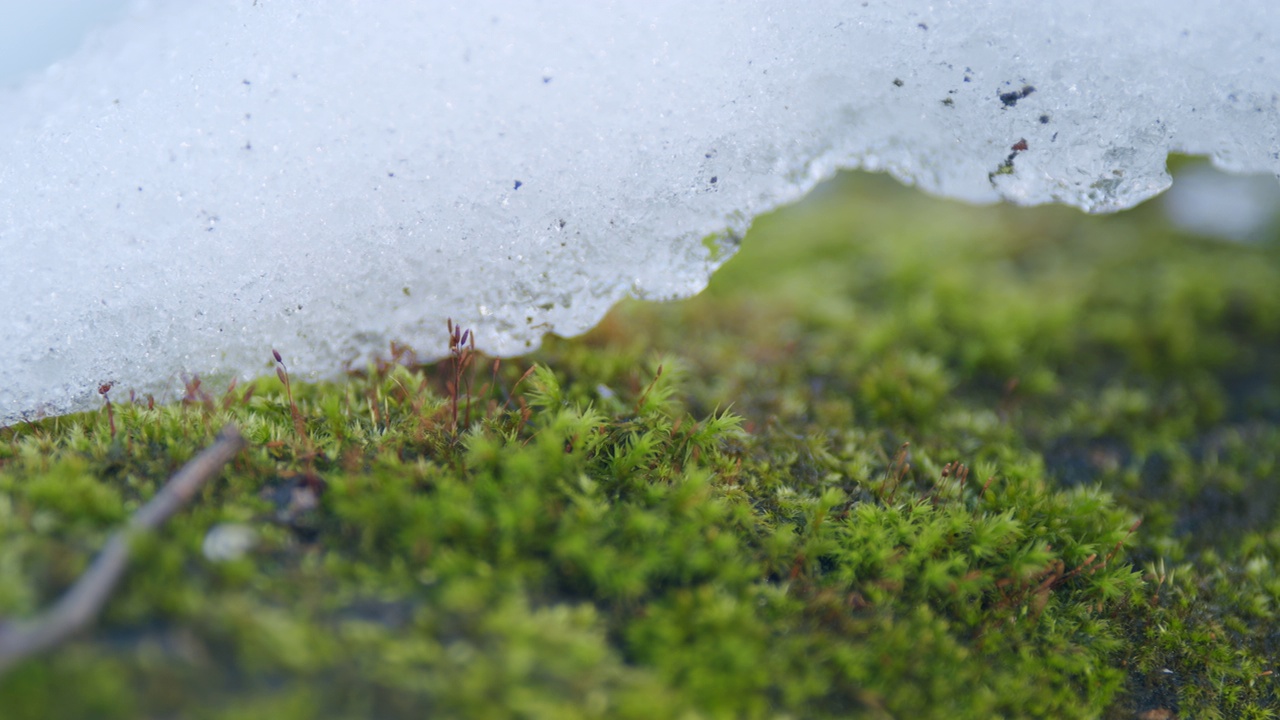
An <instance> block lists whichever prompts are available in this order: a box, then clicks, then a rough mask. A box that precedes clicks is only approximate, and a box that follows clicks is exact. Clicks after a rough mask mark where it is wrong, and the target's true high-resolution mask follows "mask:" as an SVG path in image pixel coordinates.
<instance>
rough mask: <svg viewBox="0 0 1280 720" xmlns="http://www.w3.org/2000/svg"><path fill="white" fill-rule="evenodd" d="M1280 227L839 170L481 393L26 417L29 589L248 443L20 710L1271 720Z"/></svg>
mask: <svg viewBox="0 0 1280 720" xmlns="http://www.w3.org/2000/svg"><path fill="white" fill-rule="evenodd" d="M1278 256H1280V252H1278V251H1277V248H1276V246H1274V245H1270V246H1256V247H1234V246H1233V247H1228V246H1221V245H1215V244H1212V243H1208V242H1204V241H1198V240H1195V239H1190V238H1171V237H1170V232H1169V231H1168V230H1167V228H1165V227H1164V226H1163V225H1162V223H1161V221H1160V219H1159V217H1158V216H1157V215H1155V214H1154V213H1153V212H1152V211H1151V210H1150V209H1144V210H1140V211H1138V212H1137V213H1133V214H1129V215H1125V216H1120V217H1115V218H1107V219H1097V218H1088V217H1084V216H1080V215H1077V214H1074V213H1070V212H1066V211H1060V210H1054V209H1044V210H1037V211H1026V210H1014V209H1010V208H999V209H990V208H988V209H975V208H966V207H961V206H957V205H951V204H946V203H940V202H937V201H932V200H927V199H924V198H920V197H918V196H915V195H913V194H910V193H908V192H905V191H902V190H901V189H898V188H894V187H892V186H890V185H888V184H886V183H884V182H881V181H878V180H874V179H868V178H854V177H851V178H846V179H845V180H843V181H842V183H840V184H838V185H837V187H836V188H835V189H833V190H832V191H831V192H829V193H828V194H827V195H826V196H825V197H824V198H823V199H821V200H819V201H816V202H813V203H810V204H808V205H806V206H803V207H801V208H797V209H794V210H792V211H788V212H786V213H780V214H778V215H776V216H773V217H770V218H765V219H762V220H761V221H759V222H757V226H756V227H755V228H754V229H753V232H752V235H751V236H749V237H748V239H747V241H746V243H745V244H744V247H743V250H742V252H741V253H740V254H739V255H738V256H736V257H735V258H733V259H732V260H731V261H730V262H729V263H728V264H727V265H726V266H725V268H724V269H723V270H722V271H721V272H720V273H719V274H717V275H716V277H715V278H714V280H713V283H712V287H711V288H710V289H709V290H708V292H707V293H704V294H703V295H702V296H700V297H699V298H696V299H694V300H691V301H687V302H683V303H675V304H669V305H652V304H642V303H628V304H624V305H623V306H621V307H619V308H618V309H617V310H616V311H615V312H614V313H613V314H611V315H610V317H609V318H608V319H606V321H605V322H604V323H602V325H601V326H600V327H599V328H597V330H596V331H594V332H593V333H591V334H590V335H588V336H586V337H583V338H579V339H575V340H552V341H551V342H549V343H548V345H547V346H546V347H545V348H544V349H543V350H542V351H540V353H539V354H538V355H536V356H534V357H531V358H528V359H525V360H521V361H517V362H512V363H507V364H506V365H505V366H503V367H502V368H500V369H499V371H498V372H497V373H496V374H494V375H493V376H492V380H493V382H492V385H493V387H486V386H488V385H490V380H491V378H490V373H489V368H488V366H487V365H486V368H485V370H484V371H476V375H475V380H474V381H473V382H472V384H471V385H470V387H471V388H472V390H473V393H471V395H470V396H469V395H468V393H467V391H466V387H467V386H466V385H465V384H462V383H459V382H458V375H457V373H456V372H455V370H454V366H453V365H451V364H450V361H446V362H445V363H443V364H442V365H440V366H437V367H426V368H414V367H404V366H401V365H394V364H390V365H383V366H379V367H374V368H370V369H369V371H368V372H366V373H361V374H358V375H356V376H353V377H351V378H350V379H349V380H348V381H346V382H344V383H340V384H321V385H302V384H298V383H293V384H292V385H291V386H290V387H289V388H288V389H287V391H286V387H285V385H283V384H282V383H280V382H278V381H275V380H271V381H261V382H258V383H256V384H255V386H254V388H253V390H252V392H245V390H244V389H238V390H236V391H234V392H231V393H228V394H227V395H226V396H224V397H218V398H210V397H206V396H202V395H201V394H200V393H199V392H194V393H192V395H191V397H190V398H189V399H188V402H185V403H182V404H177V405H172V406H167V407H159V408H151V409H149V408H146V407H143V406H139V405H117V406H116V407H114V409H113V415H114V417H112V418H109V417H108V416H107V414H106V413H94V414H87V415H81V416H75V417H67V418H58V419H52V420H48V421H44V422H42V423H37V424H34V425H29V426H26V425H24V426H21V427H15V428H11V429H9V430H7V431H3V432H0V615H6V616H24V615H29V614H32V613H34V612H35V611H36V610H37V608H38V607H40V606H42V605H44V604H46V603H48V602H49V601H50V600H51V599H52V598H53V597H56V595H57V594H58V593H59V592H60V591H61V590H62V589H63V588H65V587H66V585H67V584H68V583H69V582H71V581H72V580H73V579H74V578H75V576H76V575H77V574H78V573H79V572H80V571H81V570H83V568H84V566H85V565H86V563H87V562H88V560H89V559H90V558H91V556H92V553H93V552H94V550H95V549H96V548H97V547H99V546H100V545H101V542H102V540H103V539H104V538H105V536H106V534H107V533H109V532H110V531H111V530H112V529H113V528H114V527H116V526H117V525H118V524H119V523H120V522H121V521H122V520H123V518H125V517H127V514H128V513H129V512H131V511H132V510H133V509H135V508H136V507H137V506H138V505H139V504H140V503H141V502H143V501H144V500H145V499H146V498H147V497H149V496H150V495H151V494H152V493H154V491H155V490H156V488H157V487H158V486H159V484H160V483H161V482H163V480H164V479H165V478H166V477H167V476H168V475H169V474H170V473H171V472H172V471H173V470H175V469H176V468H177V467H178V466H179V465H180V464H181V463H182V462H183V461H184V460H185V459H186V458H188V457H190V456H191V455H193V454H194V453H195V452H196V451H197V450H198V449H199V448H200V447H202V446H203V445H205V444H207V443H208V442H209V441H210V439H211V438H212V436H213V434H214V433H215V432H216V431H217V429H218V428H219V427H221V425H222V424H223V423H225V422H228V421H234V422H236V423H238V424H239V425H240V426H241V428H242V429H243V430H244V432H245V434H246V436H248V437H249V438H250V439H251V440H252V441H253V443H254V446H253V448H252V449H251V450H250V451H248V452H246V453H245V454H244V455H242V456H241V457H240V458H239V459H238V460H237V461H236V462H235V463H234V464H233V465H232V466H231V467H230V468H229V469H228V470H227V471H226V472H225V473H224V476H225V477H224V479H223V480H221V481H219V482H217V483H215V484H214V485H213V486H211V487H210V488H209V489H208V490H206V492H205V493H204V496H203V497H201V498H199V499H198V501H197V502H196V503H194V504H193V506H192V507H191V508H190V509H189V510H188V511H187V512H186V513H185V514H184V515H183V516H181V517H180V518H176V519H175V520H174V521H173V522H171V523H170V525H169V526H167V527H166V528H165V529H164V530H163V531H162V532H160V533H157V534H156V535H154V536H152V537H149V538H147V539H145V541H143V542H141V543H140V544H139V547H138V548H137V553H136V554H137V563H136V566H135V568H134V570H133V571H132V572H131V573H130V574H129V576H128V578H127V580H126V582H125V583H124V584H123V586H122V587H121V588H120V590H119V591H118V594H117V595H116V596H115V597H114V598H113V599H112V601H111V603H110V604H109V605H108V608H107V611H106V614H105V617H104V618H103V620H102V622H101V623H100V625H99V626H98V628H97V629H96V630H95V631H94V632H92V633H90V634H89V635H87V636H85V637H83V638H81V639H79V640H77V641H75V642H74V643H72V644H70V645H68V646H66V647H64V648H61V649H60V650H58V651H57V652H55V653H53V654H51V655H48V656H45V657H42V658H38V659H35V660H32V661H29V662H27V663H25V664H23V665H21V666H19V667H17V668H16V669H15V670H13V671H12V672H11V673H10V674H8V675H7V676H5V677H3V678H0V708H3V709H4V713H3V714H4V717H6V718H8V717H15V718H22V717H138V716H159V715H182V716H196V717H236V718H244V717H259V716H260V717H272V718H277V717H285V718H288V717H317V716H327V717H369V716H376V717H420V716H422V715H424V714H428V715H430V714H438V715H443V716H459V717H556V718H560V717H631V716H635V717H646V718H648V717H735V718H736V717H779V716H781V717H847V716H850V715H854V716H857V715H865V716H869V717H887V716H894V717H935V716H936V717H999V716H1003V717H1018V716H1031V717H1098V716H1109V717H1117V718H1119V717H1135V716H1143V717H1173V716H1179V717H1213V716H1221V717H1269V716H1272V715H1274V713H1275V711H1276V709H1277V706H1278V705H1280V699H1278V697H1277V696H1278V692H1277V686H1276V679H1275V676H1274V674H1273V670H1274V665H1275V651H1276V650H1275V649H1276V647H1277V640H1278V639H1280V638H1278V637H1277V635H1276V634H1275V631H1274V630H1273V629H1272V628H1273V627H1274V626H1275V625H1276V622H1275V617H1274V615H1275V612H1276V610H1275V607H1276V601H1277V599H1280V597H1278V596H1280V582H1278V581H1277V580H1276V574H1275V570H1274V568H1275V563H1277V562H1280V522H1278V521H1277V520H1276V517H1277V513H1276V512H1275V510H1276V506H1277V504H1278V502H1280V493H1278V492H1277V486H1276V480H1275V467H1276V456H1277V450H1278V449H1280V431H1278V430H1277V421H1278V420H1280V388H1278V387H1277V383H1278V381H1277V378H1276V375H1275V372H1274V368H1275V367H1276V364H1275V363H1276V360H1277V356H1278V355H1280V342H1277V340H1280V319H1278V318H1280V294H1277V293H1275V291H1274V288H1275V287H1276V286H1277V283H1278V282H1280V257H1278ZM465 352H466V350H465V348H461V349H459V358H460V359H463V360H464V361H465V360H466V358H465V357H464V354H465ZM477 365H484V363H477ZM526 368H533V369H532V371H531V372H530V373H529V374H527V375H524V376H523V377H522V373H523V371H524V370H525V369H526ZM469 399H470V401H471V408H472V412H471V413H468V412H466V403H467V402H468V400H469ZM730 404H732V412H729V411H724V410H722V409H720V408H723V407H727V406H729V405H730ZM468 415H470V416H471V420H472V422H471V423H470V424H468V423H467V422H466V418H467V417H468ZM112 423H114V428H115V431H114V432H113V430H112V427H113V425H112ZM1139 520H1141V523H1140V524H1139ZM228 525H233V526H237V527H241V528H242V529H248V530H251V531H252V533H253V535H254V536H255V537H256V538H257V541H256V544H255V545H254V546H253V547H252V548H251V549H250V550H249V551H248V552H247V553H245V554H243V555H241V556H238V557H233V558H231V559H224V560H219V561H213V560H210V559H208V558H207V557H206V556H205V555H204V554H202V552H201V547H202V544H203V543H204V541H205V539H206V538H207V537H208V535H209V533H210V531H211V530H216V529H217V528H220V527H225V526H228ZM68 687H74V688H75V689H76V691H75V692H67V691H66V688H68Z"/></svg>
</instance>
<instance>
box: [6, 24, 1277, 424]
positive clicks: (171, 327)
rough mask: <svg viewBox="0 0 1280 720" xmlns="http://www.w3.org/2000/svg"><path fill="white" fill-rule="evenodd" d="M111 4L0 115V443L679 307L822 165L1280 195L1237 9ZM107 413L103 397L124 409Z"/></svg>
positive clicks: (826, 172)
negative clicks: (85, 35) (468, 333)
mask: <svg viewBox="0 0 1280 720" xmlns="http://www.w3.org/2000/svg"><path fill="white" fill-rule="evenodd" d="M1051 5H1052V6H1051V7H1030V6H1027V5H1026V4H1025V3H1019V2H1013V1H1012V0H1003V1H1000V0H997V1H993V2H989V3H984V4H982V5H981V6H976V5H973V4H968V3H955V4H954V5H953V4H950V3H933V4H931V3H924V2H917V1H915V0H884V1H881V2H872V1H868V2H846V1H843V0H811V1H810V2H805V3H785V2H777V1H774V2H769V1H766V0H740V1H737V2H730V1H729V0H705V1H704V2H699V3H685V2H677V1H675V0H660V1H656V2H648V3H632V2H622V1H619V2H599V3H581V2H572V1H570V0H546V1H545V2H540V3H506V2H489V1H485V0H477V1H475V2H471V3H467V4H465V5H460V6H459V5H450V4H446V3H440V2H422V3H410V2H378V3H372V2H369V3H363V2H346V3H338V2H332V3H313V2H306V1H305V0H259V1H258V2H252V1H250V0H235V1H230V0H224V1H221V2H212V1H210V2H199V3H185V2H178V1H177V0H170V1H168V2H150V3H142V4H139V5H136V6H135V7H134V8H133V9H132V10H131V11H129V13H128V14H127V17H125V18H124V19H122V20H120V21H119V22H116V23H113V24H109V25H105V26H102V27H100V28H99V29H98V30H96V31H94V32H93V33H91V35H90V37H89V39H88V40H87V41H86V42H85V43H84V44H83V45H82V46H81V47H80V48H79V49H78V50H77V51H75V52H74V53H73V54H71V55H69V56H67V57H65V58H63V59H62V60H60V61H59V62H56V63H54V64H53V65H51V66H49V67H48V68H46V69H45V70H43V71H41V72H38V73H36V74H33V75H29V76H27V78H26V80H25V81H23V82H22V83H20V84H19V85H18V86H16V87H13V88H10V89H8V90H3V89H0V138H4V139H3V141H0V257H3V258H4V269H5V272H4V273H0V298H3V300H2V301H0V302H2V303H3V305H0V308H2V312H0V423H6V422H13V421H14V420H16V419H18V418H21V417H35V416H38V415H40V414H51V413H61V412H67V411H70V410H76V409H84V408H88V407H94V406H95V405H96V404H98V403H99V402H100V401H99V400H98V399H97V388H98V387H99V385H100V384H101V383H104V382H108V381H111V382H115V383H116V388H117V390H116V391H115V392H116V393H119V392H123V391H126V390H135V391H137V392H139V393H148V392H150V393H156V394H157V395H158V397H161V398H163V397H166V396H168V397H173V395H174V393H175V392H180V390H178V389H179V388H181V385H182V382H183V380H184V379H186V378H189V377H191V376H192V375H199V376H200V377H201V378H203V379H205V380H206V382H210V383H217V382H219V381H224V382H225V381H227V380H229V379H230V378H231V377H235V376H238V377H243V378H251V377H254V376H258V375H261V374H263V373H265V372H269V371H270V365H271V354H270V350H271V348H273V347H274V348H279V349H280V350H281V351H282V352H284V354H285V355H286V359H287V361H288V362H289V366H290V370H291V372H293V373H294V374H295V376H299V377H302V376H312V377H318V376H333V375H336V374H337V373H339V372H340V371H341V370H342V369H343V368H344V367H346V366H350V365H357V366H358V365H360V364H361V363H363V362H364V361H366V360H367V359H368V358H370V357H372V356H374V355H376V354H379V353H385V351H386V348H387V347H388V344H389V343H390V342H392V341H399V342H403V343H408V344H410V345H412V346H414V347H415V348H417V349H418V350H419V351H420V353H421V354H422V355H424V356H427V357H430V356H439V355H441V354H443V352H444V350H445V347H446V346H445V343H446V333H445V331H444V326H445V319H446V318H452V319H453V320H454V321H455V322H458V323H461V324H463V325H464V326H467V327H471V328H474V330H475V332H476V336H477V340H478V343H479V345H480V346H481V347H482V348H483V349H485V350H488V351H490V352H493V353H497V354H513V353H519V352H523V351H525V350H527V349H530V348H532V347H534V346H536V345H537V343H538V342H539V340H540V338H541V337H542V336H543V334H544V333H547V332H552V331H554V332H556V333H559V334H564V335H571V334H575V333H579V332H582V331H584V330H586V329H588V328H589V327H591V326H592V325H593V324H594V323H595V322H597V321H598V320H599V318H600V317H601V316H602V315H603V314H604V312H605V311H606V310H607V309H608V308H609V307H610V306H611V305H612V304H613V303H615V302H616V301H617V300H619V299H620V298H622V297H624V296H627V295H632V296H637V297H643V298H674V297H682V296H687V295H690V294H693V293H696V292H697V291H698V290H699V289H701V288H702V287H703V286H704V284H705V282H706V279H707V277H708V276H709V274H710V273H711V272H712V271H713V270H714V269H715V268H716V267H717V266H718V265H719V264H720V263H721V262H723V260H724V259H725V258H726V257H727V256H728V255H729V254H730V253H731V252H732V250H733V249H734V247H735V246H736V243H737V241H738V238H740V237H741V234H742V233H743V232H744V231H745V229H746V227H747V226H748V225H749V223H750V221H751V219H752V218H753V217H754V216H756V215H757V214H759V213H761V212H764V211H767V210H769V209H772V208H774V207H777V206H778V205H780V204H784V203H788V202H791V201H794V200H795V199H797V198H799V197H801V196H802V195H803V194H804V193H805V192H807V191H808V190H809V189H811V188H812V187H813V186H814V185H815V184H816V183H818V182H820V181H821V180H823V179H825V178H827V177H829V176H830V175H832V174H833V173H834V172H835V171H836V170H837V169H839V168H855V167H861V168H867V169H872V170H883V171H887V172H890V173H892V174H893V175H895V176H896V177H898V178H900V179H902V180H903V181H904V182H907V183H911V184H915V185H918V186H919V187H921V188H923V189H925V190H927V191H929V192H933V193H938V194H941V195H947V196H951V197H957V198H962V199H966V200H969V201H973V202H993V201H997V200H1006V201H1012V202H1016V203H1022V204H1035V203H1045V202H1061V203H1068V204H1071V205H1075V206H1077V207H1080V208H1082V209H1084V210H1087V211H1090V212H1108V211H1114V210H1119V209H1122V208H1126V207H1130V206H1132V205H1134V204H1135V203H1138V202H1140V201H1142V200H1144V199H1146V198H1149V197H1151V196H1153V195H1155V194H1157V193H1159V192H1160V191H1162V190H1163V189H1165V188H1166V187H1168V185H1169V177H1168V175H1167V173H1166V172H1165V168H1164V165H1165V158H1166V156H1167V154H1168V153H1169V152H1171V151H1173V152H1182V153H1187V154H1202V155H1207V156H1209V157H1210V158H1211V159H1212V161H1213V163H1214V165H1215V166H1216V167H1218V168H1219V169H1222V170H1226V171H1230V172H1234V173H1254V174H1257V173H1265V174H1269V175H1273V176H1274V175H1276V174H1278V173H1280V130H1278V128H1280V100H1278V99H1277V88H1280V82H1278V80H1280V44H1278V43H1275V42H1274V41H1273V39H1274V38H1276V37H1280V13H1275V12H1272V11H1271V10H1270V9H1268V4H1267V3H1257V2H1248V1H1247V0H1234V1H1232V2H1223V3H1196V2H1191V1H1190V0H1176V1H1175V0H1162V1H1160V2H1154V1H1151V0H1131V1H1130V2H1127V3H1114V2H1107V3H1104V2H1102V1H1101V0H1079V1H1078V2H1074V3H1055V4H1051ZM117 396H118V395H117Z"/></svg>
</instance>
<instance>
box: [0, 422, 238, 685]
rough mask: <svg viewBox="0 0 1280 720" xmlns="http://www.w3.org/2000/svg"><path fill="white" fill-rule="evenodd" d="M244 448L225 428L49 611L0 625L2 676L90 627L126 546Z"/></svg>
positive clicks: (118, 569) (121, 565) (112, 583)
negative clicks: (36, 654)
mask: <svg viewBox="0 0 1280 720" xmlns="http://www.w3.org/2000/svg"><path fill="white" fill-rule="evenodd" d="M246 444H247V443H246V442H245V439H244V438H243V437H242V436H241V435H240V431H238V430H237V429H236V428H235V426H233V425H228V426H227V427H226V428H224V429H223V431H222V432H221V433H219V434H218V439H217V441H216V442H215V443H214V444H213V445H211V446H209V447H208V448H206V449H205V450H204V451H202V452H201V453H200V454H199V455H197V456H195V457H194V458H192V459H191V461H190V462H188V463H187V464H186V465H184V466H182V469H181V470H179V471H178V472H177V474H175V475H174V476H173V477H172V478H170V479H169V482H168V483H166V484H165V486H164V487H163V488H161V489H160V492H158V493H156V496H155V497H153V498H151V501H150V502H148V503H147V504H146V505H143V506H142V507H141V508H139V509H138V511H137V512H135V513H134V514H133V517H132V518H130V519H129V524H128V526H127V527H125V528H124V529H123V530H120V531H118V532H116V533H115V534H114V535H112V536H111V539H110V540H108V541H107V544H106V547H104V548H103V549H102V552H101V553H99V554H98V557H97V558H96V559H95V560H94V561H93V564H92V565H90V566H89V569H88V570H86V571H85V572H84V574H83V575H81V576H80V578H79V579H78V580H76V582H75V584H74V585H72V586H71V589H70V590H68V591H67V592H66V594H64V595H63V596H62V597H61V598H60V599H59V600H58V601H57V602H56V603H54V605H53V607H52V608H50V609H49V610H47V611H46V612H45V613H43V614H42V615H40V616H37V617H35V618H33V619H32V620H28V621H21V622H11V623H4V622H0V674H3V673H4V672H5V671H6V670H8V669H9V668H10V667H12V666H13V665H15V664H16V663H18V662H19V661H21V660H23V659H25V658H27V657H28V656H30V655H34V654H35V653H38V652H40V651H42V650H46V649H48V648H51V647H53V646H54V645H57V644H58V643H61V642H62V641H64V640H66V639H67V638H68V637H70V636H71V635H73V634H74V633H76V632H77V631H78V630H80V629H81V628H83V627H85V626H87V625H88V624H89V623H91V622H93V620H94V619H95V618H96V617H97V616H98V613H99V612H100V611H101V610H102V606H103V605H104V604H105V603H106V601H107V598H108V597H109V596H110V595H111V591H112V590H113V589H114V588H115V586H116V583H117V582H119V580H120V576H121V575H122V574H123V573H124V569H125V565H126V564H127V563H128V561H129V542H130V540H132V539H133V537H134V536H136V535H137V534H139V533H142V532H147V531H150V530H155V529H156V528H158V527H159V526H160V525H162V524H163V523H164V521H165V520H168V519H169V518H170V517H171V516H172V515H173V514H174V513H176V512H177V511H178V510H180V509H182V507H183V506H184V505H186V504H187V503H188V502H190V500H191V498H192V497H194V496H195V494H196V493H197V492H198V491H199V490H200V488H201V487H202V486H204V484H205V483H206V482H208V481H209V480H210V479H211V478H213V477H214V476H215V475H217V474H218V471H220V470H221V469H222V466H223V465H226V464H227V463H228V462H230V461H231V459H232V458H234V457H235V456H236V453H238V452H240V450H241V449H243V448H244V447H245V445H246Z"/></svg>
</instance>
